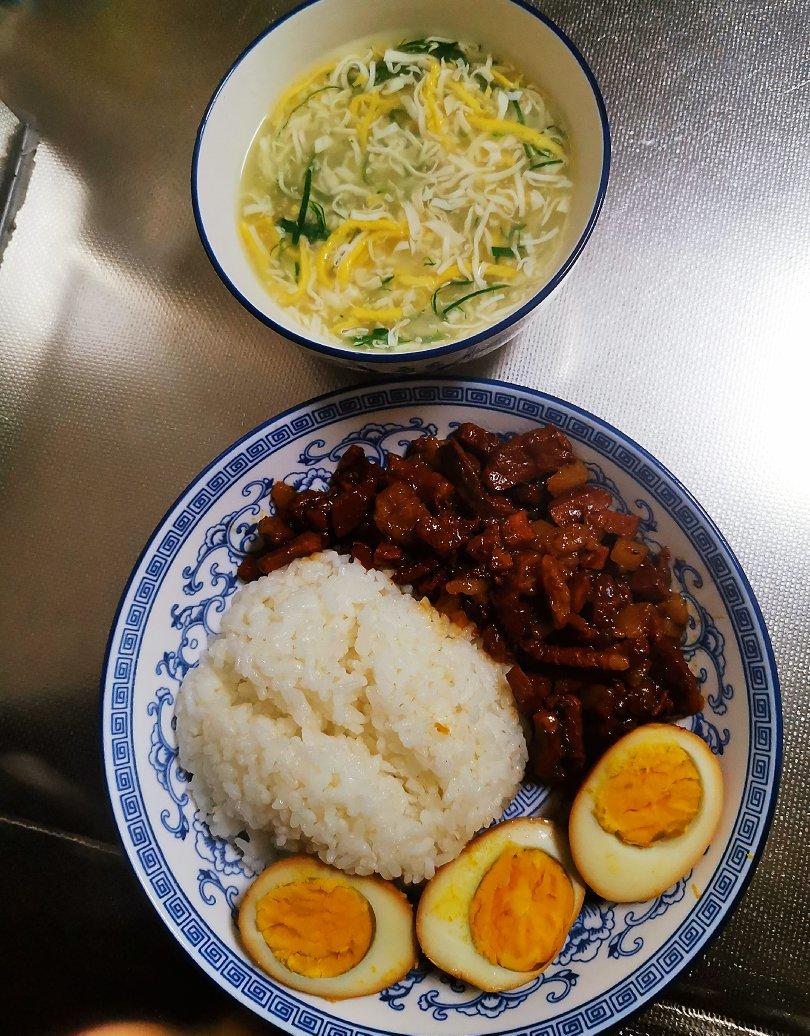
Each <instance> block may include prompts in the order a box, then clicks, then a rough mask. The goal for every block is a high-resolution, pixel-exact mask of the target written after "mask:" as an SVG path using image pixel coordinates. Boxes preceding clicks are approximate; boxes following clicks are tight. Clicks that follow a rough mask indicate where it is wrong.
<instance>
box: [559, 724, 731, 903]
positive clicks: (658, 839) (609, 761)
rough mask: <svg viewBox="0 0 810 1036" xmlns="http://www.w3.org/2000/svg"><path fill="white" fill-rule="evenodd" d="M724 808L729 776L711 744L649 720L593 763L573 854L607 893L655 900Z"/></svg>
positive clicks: (573, 827)
mask: <svg viewBox="0 0 810 1036" xmlns="http://www.w3.org/2000/svg"><path fill="white" fill-rule="evenodd" d="M722 810H723V777H722V774H721V771H720V765H719V763H718V762H717V759H716V758H715V756H714V755H712V752H711V750H710V749H709V747H708V745H707V744H706V743H705V742H704V741H703V740H701V738H699V737H697V735H695V734H692V733H691V732H690V731H688V730H684V729H683V728H682V727H676V726H671V725H668V724H661V723H651V724H648V725H647V726H643V727H638V728H637V729H636V730H634V731H632V732H631V733H629V734H626V735H625V736H624V737H623V738H621V740H619V741H617V742H616V744H615V745H613V746H612V748H610V749H609V750H608V751H607V752H605V754H604V755H603V756H602V758H601V759H600V760H599V762H598V763H597V764H596V766H594V768H593V770H591V772H590V774H589V775H588V777H587V779H586V780H585V782H584V784H583V785H582V787H581V788H580V790H579V792H578V794H577V797H576V799H575V800H574V804H573V806H572V808H571V816H570V819H569V823H568V837H569V841H570V845H571V853H572V855H573V858H574V862H575V863H576V866H577V869H578V870H579V873H580V874H581V875H582V877H583V879H584V880H585V881H586V882H587V884H588V885H590V887H591V888H592V889H593V890H594V892H597V893H598V894H599V895H600V896H603V897H604V898H605V899H610V900H613V901H614V902H617V903H632V902H637V901H639V900H645V899H652V898H653V897H654V896H658V895H660V894H661V893H662V892H664V891H665V890H666V889H668V888H669V887H670V885H672V884H674V882H676V881H677V880H678V879H679V878H682V877H683V876H684V875H685V874H687V873H688V872H689V870H690V869H691V868H692V867H693V866H694V864H695V862H696V861H697V860H699V859H700V857H701V856H702V855H703V853H704V852H705V851H706V849H707V847H708V845H709V843H710V842H711V840H712V838H713V837H714V834H715V831H716V830H717V825H718V823H719V821H720V815H721V813H722Z"/></svg>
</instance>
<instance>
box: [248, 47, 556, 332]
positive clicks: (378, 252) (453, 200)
mask: <svg viewBox="0 0 810 1036" xmlns="http://www.w3.org/2000/svg"><path fill="white" fill-rule="evenodd" d="M560 121H561V120H560V119H559V117H557V116H555V115H554V114H553V112H552V111H551V109H550V107H549V102H548V99H547V98H546V97H544V96H543V95H542V94H541V92H540V90H539V89H538V88H537V87H535V86H533V85H532V84H531V83H528V82H526V80H525V79H524V77H523V76H522V75H521V73H520V72H519V71H518V70H516V69H515V68H513V67H511V66H510V65H509V64H508V63H506V62H504V61H500V60H498V59H497V58H496V57H495V56H493V55H492V54H487V53H486V52H485V51H484V50H483V49H481V48H480V47H478V46H475V45H473V44H469V43H464V42H462V43H459V42H455V41H452V40H446V39H439V38H428V39H417V40H410V41H405V42H400V43H397V44H393V43H392V44H391V45H389V46H384V45H369V46H364V47H363V48H362V49H360V48H359V47H358V49H357V50H356V52H355V53H352V54H349V55H347V56H345V57H343V58H341V59H339V60H335V61H330V62H327V63H326V64H324V65H322V66H321V67H319V68H316V69H313V70H312V71H310V72H309V73H308V74H307V75H305V76H304V77H303V78H302V79H301V80H299V81H298V82H296V83H294V84H293V85H292V86H291V87H290V88H289V89H288V90H287V91H286V92H285V93H284V94H283V95H282V97H281V98H280V99H279V101H278V102H277V104H276V105H275V108H274V109H273V111H272V113H271V114H270V116H269V117H268V118H267V119H266V120H265V121H264V122H263V123H262V125H261V126H260V127H259V130H258V132H257V134H256V136H255V139H254V141H253V143H252V145H251V147H250V151H249V153H248V156H247V159H246V161H245V165H244V169H243V175H242V182H241V185H240V191H239V202H238V221H239V231H240V235H241V238H242V241H243V243H244V247H245V249H246V251H247V254H248V257H249V259H250V261H251V263H252V265H253V268H254V270H255V272H256V274H257V276H258V277H259V279H260V280H261V283H262V284H263V285H264V287H265V288H266V290H267V291H268V292H269V293H270V295H271V296H272V297H273V298H274V299H275V300H276V301H277V302H279V303H280V304H281V305H283V306H285V307H287V308H289V309H290V310H291V311H292V313H293V314H294V316H295V317H296V319H297V321H298V322H299V323H300V324H301V325H302V327H303V328H304V329H305V330H308V331H310V332H311V333H313V334H314V335H316V336H320V337H323V338H325V339H326V340H329V341H333V342H337V343H340V344H342V345H345V346H350V347H356V348H358V349H365V350H374V351H397V350H404V349H408V350H410V349H414V348H420V347H428V346H431V345H437V344H441V343H447V342H451V341H453V340H455V339H458V338H462V337H465V336H467V335H470V334H473V333H475V332H476V331H479V330H481V329H482V328H484V327H486V326H491V325H492V324H494V323H496V322H497V321H498V320H500V319H501V318H503V317H504V316H506V315H507V314H508V313H510V312H511V311H513V310H514V309H516V308H517V307H518V306H519V305H520V304H521V303H522V302H524V301H525V300H526V299H527V298H529V297H530V296H531V295H532V294H534V293H535V292H536V291H537V290H538V288H539V286H540V285H541V284H542V283H543V282H544V280H545V279H546V277H547V274H548V271H549V269H550V267H551V264H552V262H553V260H554V258H555V255H556V251H557V244H558V241H559V236H560V232H561V229H562V227H563V225H564V223H565V220H566V218H567V213H568V208H569V202H570V192H571V188H572V181H571V179H570V178H569V174H570V165H571V152H570V147H569V142H568V139H567V136H566V133H565V130H564V128H563V127H562V126H561V125H560Z"/></svg>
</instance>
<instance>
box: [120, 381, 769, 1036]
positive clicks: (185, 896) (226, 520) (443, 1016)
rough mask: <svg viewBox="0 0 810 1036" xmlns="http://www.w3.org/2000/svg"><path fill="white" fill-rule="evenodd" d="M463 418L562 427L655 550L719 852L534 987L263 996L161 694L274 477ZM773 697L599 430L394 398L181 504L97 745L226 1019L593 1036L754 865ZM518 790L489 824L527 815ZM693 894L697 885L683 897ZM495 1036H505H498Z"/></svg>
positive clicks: (144, 563)
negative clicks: (695, 687)
mask: <svg viewBox="0 0 810 1036" xmlns="http://www.w3.org/2000/svg"><path fill="white" fill-rule="evenodd" d="M465 420H474V421H478V422H479V423H482V424H485V425H488V426H489V427H491V428H493V429H494V430H495V431H497V432H498V433H500V434H502V435H503V436H504V437H506V436H508V435H509V434H511V433H513V432H514V431H516V430H522V429H524V428H526V427H529V426H531V425H532V424H535V423H537V422H542V423H546V422H552V423H555V424H557V425H559V426H560V427H562V428H563V429H564V430H565V431H566V432H567V434H569V435H570V436H571V438H572V439H573V440H574V441H575V444H576V445H577V447H578V448H579V449H580V450H581V451H582V453H583V455H584V456H585V459H586V461H587V462H588V463H589V466H590V468H591V473H592V477H593V479H594V480H595V481H597V482H599V484H601V485H603V486H604V487H605V488H606V489H608V490H609V491H610V492H611V494H612V495H613V497H614V501H615V504H616V506H617V507H618V508H619V509H620V510H623V511H625V512H628V513H634V514H637V515H639V517H640V519H641V531H642V535H643V536H644V537H645V539H646V540H647V542H649V543H650V545H651V546H654V547H655V548H656V549H657V547H658V545H659V544H660V543H667V544H670V545H671V546H672V548H673V554H674V557H675V558H676V561H675V564H674V566H673V567H674V574H675V579H676V581H677V583H678V586H679V588H680V589H681V591H682V592H683V593H684V595H685V597H686V599H687V601H688V605H689V612H690V624H689V630H688V636H687V642H686V646H685V650H686V651H687V654H688V657H689V658H690V662H691V664H692V666H693V668H694V670H695V672H696V673H697V674H698V677H699V679H700V680H701V682H702V685H703V690H704V695H705V698H706V708H705V709H704V711H703V713H701V714H700V715H699V716H696V717H693V718H692V720H691V727H692V729H693V730H695V732H696V733H698V734H699V735H700V736H701V737H703V738H704V739H705V740H706V741H707V742H708V744H709V745H710V746H711V748H712V750H713V751H714V752H715V753H717V754H718V755H719V756H721V762H722V765H723V766H724V768H725V770H726V775H727V777H726V779H727V787H728V789H729V794H728V795H727V798H728V806H727V814H728V815H727V821H726V822H725V827H724V828H723V830H722V831H721V837H720V838H719V840H718V844H717V845H716V846H713V847H711V848H710V850H709V852H708V853H707V855H706V857H704V860H702V861H701V862H700V864H698V866H697V868H696V873H695V877H696V878H697V879H699V880H698V883H699V884H700V886H701V888H702V889H703V892H702V893H701V895H700V898H699V899H698V898H693V897H692V896H687V895H686V889H687V880H690V879H684V881H683V882H679V883H678V885H676V886H675V887H674V888H673V889H671V890H668V891H667V892H666V893H665V894H664V895H663V896H660V897H658V899H656V900H655V901H654V902H653V903H650V904H642V905H640V906H639V905H635V906H633V907H630V908H628V907H624V906H622V907H619V906H616V905H615V904H609V903H602V902H599V901H595V900H593V901H591V900H588V901H586V904H585V906H584V907H583V910H582V912H581V914H580V916H579V917H578V918H577V920H576V922H575V924H574V926H573V928H572V930H571V932H570V935H569V938H568V941H567V942H566V945H565V947H564V948H563V950H562V951H561V953H560V954H559V956H558V958H557V960H556V961H555V962H554V963H553V964H552V966H551V967H550V968H549V969H548V971H547V972H546V973H544V974H543V975H542V976H540V977H539V978H538V979H537V980H535V982H534V983H530V984H529V985H527V986H524V987H523V988H522V989H518V990H512V991H509V992H508V993H502V994H489V993H487V994H484V993H480V992H479V991H477V990H471V989H468V988H467V987H465V986H463V984H461V983H459V982H458V981H456V980H451V979H448V978H447V977H445V976H438V975H437V974H436V973H435V972H433V971H432V970H429V969H428V968H426V967H424V966H420V967H419V968H417V969H415V970H414V971H412V972H411V973H410V974H409V975H408V976H406V977H405V978H404V979H403V980H402V981H401V982H399V983H397V984H396V985H395V986H392V987H390V988H389V989H387V990H385V991H384V992H383V993H382V994H381V995H380V996H379V998H377V999H376V1000H373V1001H371V1005H373V1004H376V1007H373V1006H371V1005H370V1003H369V1001H367V1000H366V1001H358V1002H356V1003H355V1002H352V1001H347V1002H344V1003H343V1004H341V1005H326V1004H325V1003H323V1002H317V1001H311V1000H309V999H307V998H304V997H300V996H298V995H296V994H293V993H292V992H291V991H289V990H285V989H283V988H281V987H278V986H276V985H275V984H274V983H273V982H272V981H271V980H269V979H268V978H267V977H266V976H265V975H263V974H262V973H261V972H259V971H257V970H256V969H255V968H254V967H253V966H252V965H251V964H250V962H249V961H247V959H246V958H245V957H244V955H243V954H242V952H241V950H240V948H239V946H238V943H237V941H236V940H235V937H234V930H233V927H232V921H231V914H232V911H233V909H234V907H235V905H236V903H237V902H238V898H239V895H240V894H241V891H242V890H243V889H244V888H245V886H246V885H247V883H248V881H249V880H250V877H251V873H250V872H249V870H248V869H247V868H246V867H245V865H244V863H243V861H242V859H241V855H240V853H239V851H238V849H237V848H236V847H235V846H233V845H231V844H230V843H228V842H225V841H224V840H222V839H218V838H216V837H214V836H212V835H211V833H210V831H209V830H208V828H207V826H206V825H205V823H204V821H203V819H202V816H201V814H200V813H199V812H198V810H197V809H196V806H195V804H194V802H193V800H192V798H191V796H190V794H189V787H188V781H187V775H186V774H185V773H184V772H183V771H182V769H181V768H180V767H179V766H178V763H177V756H176V746H175V739H174V731H173V707H174V700H175V697H176V694H177V690H178V688H179V686H180V683H181V682H182V679H183V677H184V675H185V673H186V672H188V669H189V668H190V667H191V666H192V665H194V664H195V663H196V661H197V659H198V657H199V653H200V651H201V650H202V648H203V647H204V644H205V642H206V639H207V638H208V636H210V635H211V634H212V633H214V632H216V630H217V629H218V627H219V622H220V620H221V617H222V614H223V612H224V610H225V609H226V608H227V604H228V599H229V597H230V595H231V594H232V593H233V592H234V590H235V589H236V579H235V570H236V566H237V565H238V562H239V559H240V558H241V557H243V556H244V554H245V552H246V551H247V550H248V549H249V548H250V544H251V541H252V537H253V534H254V528H255V524H256V522H257V520H258V518H259V516H260V515H261V514H262V513H265V512H266V511H268V510H269V509H270V501H269V494H270V490H271V488H272V484H273V481H274V480H275V479H278V478H281V479H284V480H285V481H288V482H290V483H292V484H293V485H295V486H297V487H299V488H322V486H323V485H324V484H325V482H326V480H327V479H328V477H329V474H330V472H331V471H332V470H333V469H334V466H335V464H336V463H337V461H338V460H339V458H340V456H341V455H342V453H343V452H345V450H346V449H347V448H348V447H349V446H351V445H353V444H358V445H361V446H362V447H363V449H365V450H366V452H367V453H368V454H369V455H370V456H372V457H374V458H375V459H381V458H382V456H383V453H384V451H386V450H391V451H395V452H402V450H403V449H404V448H405V447H406V445H407V443H408V442H410V441H412V440H413V439H414V438H416V437H417V436H418V435H421V434H424V433H425V432H429V433H431V434H434V433H435V434H440V435H441V434H446V432H447V430H448V428H449V427H450V426H451V425H452V424H457V423H460V422H461V421H465ZM779 730H780V727H779V707H778V686H777V682H776V674H775V670H774V668H773V664H772V656H771V654H770V646H769V644H768V641H767V634H766V632H765V629H764V626H763V625H762V622H761V617H760V616H759V612H758V610H757V607H756V602H755V601H754V599H753V596H752V594H751V591H750V587H748V585H747V583H746V581H745V578H744V576H743V574H742V572H741V570H740V569H739V566H738V565H737V563H736V561H735V559H734V558H733V555H731V553H730V551H729V549H728V547H727V546H726V545H725V543H724V541H723V540H722V538H721V537H720V536H719V534H718V533H717V531H716V530H715V529H714V527H713V526H712V524H711V522H710V520H709V519H708V518H707V517H706V516H705V514H704V513H703V512H702V511H701V510H700V508H699V507H698V505H696V504H695V502H694V501H693V500H691V498H690V497H689V496H688V494H686V493H685V491H684V490H683V489H682V487H680V486H679V484H678V483H677V482H676V481H675V480H674V479H673V478H672V477H671V476H669V475H668V473H667V472H665V471H664V469H662V468H661V467H660V465H658V464H657V462H655V461H654V460H653V459H652V458H651V457H649V455H647V454H645V453H644V451H643V450H641V448H640V447H637V446H636V445H635V444H633V443H632V442H630V440H627V439H626V438H625V437H624V436H622V435H621V433H618V432H616V431H615V430H614V429H611V428H610V427H609V426H607V425H605V424H604V423H602V422H600V421H599V420H598V419H596V418H593V417H591V416H590V415H587V414H584V413H583V412H582V411H579V410H577V408H575V407H572V406H570V405H569V404H565V403H563V402H561V401H559V400H555V399H553V398H552V397H548V396H544V395H543V394H541V393H535V392H530V391H528V390H525V389H519V388H516V387H514V386H508V385H503V384H499V383H496V382H484V381H478V382H476V381H457V380H434V381H432V382H426V381H421V382H411V383H405V382H399V383H392V384H391V385H390V386H373V387H371V388H366V389H364V388H361V389H353V390H348V391H344V392H339V393H334V394H333V395H331V396H328V397H324V398H322V399H320V400H315V401H313V402H312V403H309V404H304V405H302V406H301V407H299V408H297V409H296V410H294V411H291V412H289V413H288V414H286V415H283V416H282V417H280V418H278V419H275V420H273V421H270V422H268V423H267V424H266V425H264V426H262V427H261V428H258V429H256V430H254V431H253V432H251V433H249V434H248V435H247V436H246V437H245V438H244V439H243V440H241V441H240V442H239V443H236V444H235V445H234V446H233V447H232V448H231V449H230V450H228V451H227V452H226V453H225V454H223V455H222V457H220V458H219V459H218V460H217V461H216V462H215V463H214V464H213V465H212V466H211V467H210V468H209V469H208V470H206V471H205V472H203V473H202V475H201V476H200V477H199V478H198V479H197V480H195V482H194V483H193V484H192V485H191V486H190V487H189V489H188V490H187V491H186V492H184V494H183V495H182V497H181V498H180V499H179V500H178V502H177V504H176V505H175V506H174V507H173V508H172V510H171V511H170V512H169V514H168V515H167V517H166V519H164V521H163V522H162V523H161V526H160V527H159V529H158V530H157V531H156V533H155V535H154V536H153V538H152V540H151V541H150V544H149V545H148V547H147V549H146V550H145V552H144V555H143V557H142V558H141V560H140V561H139V563H138V566H137V567H136V570H135V571H134V573H133V576H132V579H131V580H130V583H129V585H128V587H127V590H126V592H125V595H124V598H123V599H122V603H121V606H120V609H119V613H118V616H117V618H116V623H115V626H114V628H113V631H112V634H111V639H110V650H109V656H108V660H107V664H106V674H105V706H104V743H105V758H106V761H107V773H108V780H109V785H110V791H111V798H112V802H113V808H114V811H115V815H116V819H117V821H118V824H119V827H120V829H121V833H122V837H123V840H124V844H125V846H126V848H127V850H128V853H129V856H130V859H131V861H132V863H133V866H134V867H135V870H136V872H137V874H138V876H139V877H140V879H141V881H142V882H143V883H144V885H145V886H146V887H147V889H148V890H149V891H150V895H151V896H152V898H153V901H154V902H155V904H156V907H157V909H158V911H159V913H160V916H161V917H162V918H163V920H164V922H165V923H166V924H167V925H168V926H169V928H170V929H171V930H172V931H173V932H174V933H175V934H176V935H177V937H178V938H179V939H180V940H181V942H182V943H183V944H184V945H185V946H186V948H187V949H188V950H189V952H190V953H192V955H193V956H194V957H195V959H196V960H197V961H198V963H199V964H200V965H201V966H202V967H203V968H204V969H205V970H206V971H208V972H209V973H210V974H211V975H212V976H213V977H214V978H215V979H216V980H217V981H218V982H220V983H221V984H222V985H223V986H224V987H225V988H226V989H229V990H230V991H231V992H232V993H233V994H234V995H235V996H236V997H237V998H238V999H240V1000H241V1001H242V1002H243V1003H245V1004H247V1005H248V1006H250V1007H252V1008H253V1009H254V1010H256V1011H258V1012H259V1013H260V1014H262V1015H263V1016H264V1017H265V1018H267V1019H268V1020H270V1021H273V1022H274V1023H275V1024H276V1025H280V1026H282V1027H284V1028H287V1029H288V1030H289V1031H292V1032H301V1033H313V1032H322V1033H324V1034H333V1033H334V1034H337V1033H338V1032H340V1033H346V1034H358V1036H359V1034H360V1033H369V1032H374V1033H387V1032H414V1031H419V1032H427V1031H428V1030H429V1029H430V1031H435V1032H446V1033H448V1036H450V1034H452V1036H458V1034H460V1033H470V1034H472V1033H490V1032H496V1031H497V1032H503V1031H509V1032H514V1033H524V1032H526V1033H528V1032H529V1031H535V1030H538V1026H540V1029H539V1030H538V1031H542V1032H543V1033H549V1034H552V1033H553V1034H555V1036H557V1034H559V1036H562V1034H563V1033H569V1032H582V1031H586V1030H587V1031H598V1030H599V1029H601V1028H604V1027H605V1026H606V1025H609V1024H613V1023H615V1022H616V1021H618V1020H619V1019H620V1018H621V1017H623V1016H624V1015H626V1014H627V1013H628V1012H629V1011H632V1010H633V1009H635V1008H636V1007H638V1006H639V1005H640V1004H641V1003H643V1002H644V1001H645V1000H646V999H648V998H649V997H650V996H653V995H655V994H656V993H657V992H659V991H660V989H661V988H663V985H664V984H665V983H666V982H667V981H668V980H669V979H670V978H672V977H673V976H674V975H675V974H677V972H678V971H679V970H680V968H682V967H683V966H684V965H685V964H686V963H687V962H688V961H689V959H691V957H692V956H693V955H694V953H695V952H697V950H698V949H699V948H700V947H701V946H702V945H703V944H704V943H705V942H706V940H707V939H708V938H709V937H710V935H711V934H712V932H713V931H714V930H716V928H717V926H718V925H719V923H720V921H721V920H722V918H723V916H725V914H726V912H727V910H728V909H729V907H730V904H731V903H732V902H733V900H734V898H735V897H736V895H737V894H738V892H739V889H740V888H741V886H742V884H743V882H744V879H745V876H746V875H747V874H748V873H749V872H750V869H751V867H752V865H753V863H752V855H753V854H754V853H756V850H757V847H758V846H761V844H762V841H763V839H764V835H765V831H766V829H767V823H768V815H769V812H770V806H771V804H772V801H773V796H774V793H775V787H776V779H777V770H778V761H779ZM548 805H549V803H548V794H547V789H545V788H541V787H539V786H537V785H532V784H529V783H527V784H526V785H524V786H523V787H522V788H521V789H520V792H519V794H518V796H516V799H515V801H514V802H513V803H512V804H511V805H510V807H509V808H508V810H507V811H506V814H505V815H506V816H516V815H531V814H536V813H540V814H542V813H543V812H544V811H545V810H546V809H547V808H548ZM691 887H692V888H694V887H696V886H695V885H692V886H691ZM504 1025H506V1026H507V1029H506V1030H504V1028H503V1027H504Z"/></svg>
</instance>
